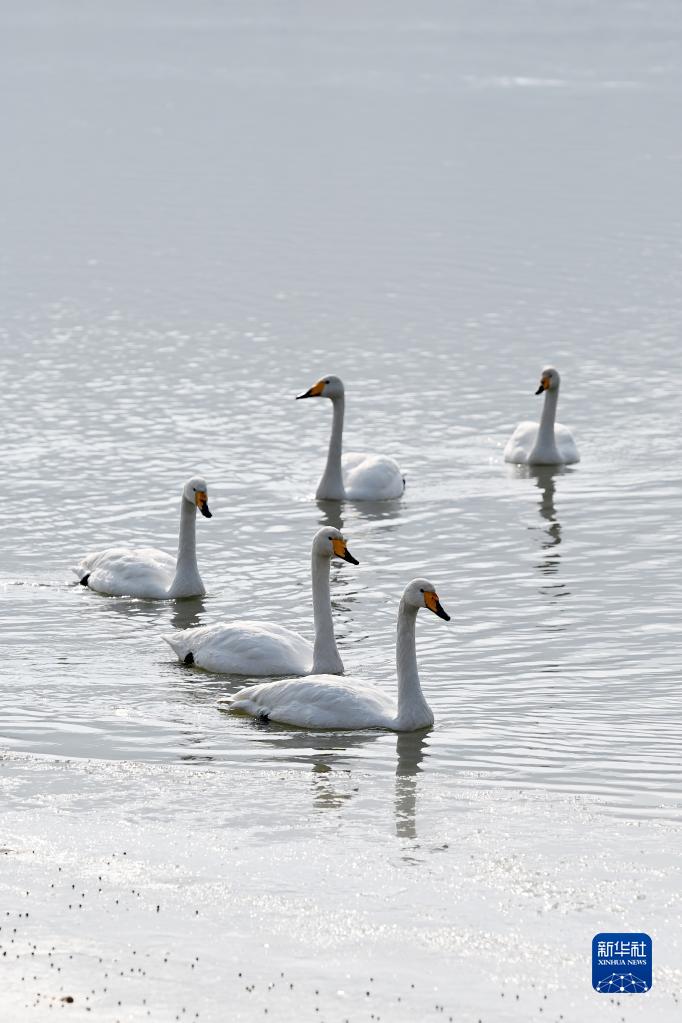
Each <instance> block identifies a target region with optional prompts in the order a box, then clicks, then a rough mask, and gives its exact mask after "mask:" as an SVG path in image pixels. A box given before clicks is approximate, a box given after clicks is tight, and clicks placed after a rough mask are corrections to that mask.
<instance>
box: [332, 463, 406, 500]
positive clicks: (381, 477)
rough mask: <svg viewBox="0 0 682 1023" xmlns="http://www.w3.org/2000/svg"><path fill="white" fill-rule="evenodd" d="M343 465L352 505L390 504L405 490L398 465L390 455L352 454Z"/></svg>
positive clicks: (347, 493) (347, 492)
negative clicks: (383, 502) (366, 503)
mask: <svg viewBox="0 0 682 1023" xmlns="http://www.w3.org/2000/svg"><path fill="white" fill-rule="evenodd" d="M341 465H342V469H343V482H344V489H345V491H346V496H347V497H348V498H349V499H350V500H351V501H389V500H391V499H392V498H396V497H400V496H401V494H402V493H403V491H404V489H405V479H404V477H403V474H402V472H401V471H400V468H399V466H398V464H397V462H395V461H394V460H393V459H392V458H389V457H388V456H387V455H372V454H367V453H365V452H349V453H348V454H346V455H344V456H343V458H342V462H341Z"/></svg>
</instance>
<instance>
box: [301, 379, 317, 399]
mask: <svg viewBox="0 0 682 1023" xmlns="http://www.w3.org/2000/svg"><path fill="white" fill-rule="evenodd" d="M323 391H324V380H318V381H317V383H316V384H313V386H312V387H309V388H308V390H307V391H306V392H305V394H297V395H296V401H300V399H301V398H319V397H320V395H321V394H322V392H323Z"/></svg>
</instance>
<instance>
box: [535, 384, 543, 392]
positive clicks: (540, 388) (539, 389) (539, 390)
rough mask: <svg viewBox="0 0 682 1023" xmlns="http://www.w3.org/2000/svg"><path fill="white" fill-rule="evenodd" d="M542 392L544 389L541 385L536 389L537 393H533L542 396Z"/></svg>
mask: <svg viewBox="0 0 682 1023" xmlns="http://www.w3.org/2000/svg"><path fill="white" fill-rule="evenodd" d="M543 391H544V387H543V386H542V384H540V386H539V387H538V389H537V391H536V392H535V393H536V394H542V392H543Z"/></svg>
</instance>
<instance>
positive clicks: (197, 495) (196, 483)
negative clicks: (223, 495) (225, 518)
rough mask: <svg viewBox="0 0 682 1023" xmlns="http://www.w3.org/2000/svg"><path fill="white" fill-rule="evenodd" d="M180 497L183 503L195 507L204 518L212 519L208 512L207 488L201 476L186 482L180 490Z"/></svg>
mask: <svg viewBox="0 0 682 1023" xmlns="http://www.w3.org/2000/svg"><path fill="white" fill-rule="evenodd" d="M182 496H183V497H184V499H185V501H189V502H190V504H193V505H195V507H197V508H198V509H199V511H200V512H201V514H202V515H203V516H204V518H206V519H210V518H212V513H211V512H210V511H209V510H208V487H207V486H206V480H204V479H202V478H201V476H193V477H192V479H191V480H187V482H186V483H185V485H184V487H183V488H182Z"/></svg>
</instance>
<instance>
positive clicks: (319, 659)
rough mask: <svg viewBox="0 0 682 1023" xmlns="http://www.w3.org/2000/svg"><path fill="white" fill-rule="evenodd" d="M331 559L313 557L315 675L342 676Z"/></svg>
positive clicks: (315, 555)
mask: <svg viewBox="0 0 682 1023" xmlns="http://www.w3.org/2000/svg"><path fill="white" fill-rule="evenodd" d="M330 564H331V559H330V558H327V557H325V556H323V555H320V554H315V553H313V556H312V565H311V570H312V580H313V618H314V621H315V644H314V646H313V668H312V674H313V675H325V674H329V675H342V674H343V661H342V660H341V657H340V656H339V651H338V649H337V647H336V637H335V636H334V622H333V621H332V600H331V594H330V591H329V571H330Z"/></svg>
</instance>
